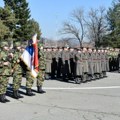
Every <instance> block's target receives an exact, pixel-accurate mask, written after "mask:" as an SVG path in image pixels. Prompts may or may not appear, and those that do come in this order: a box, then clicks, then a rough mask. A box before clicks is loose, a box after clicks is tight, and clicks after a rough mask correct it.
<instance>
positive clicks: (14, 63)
mask: <svg viewBox="0 0 120 120" xmlns="http://www.w3.org/2000/svg"><path fill="white" fill-rule="evenodd" d="M20 56H21V52H20V51H18V50H15V51H14V57H13V60H12V68H13V72H15V73H22V67H21V59H20ZM18 60H19V62H17V61H18Z"/></svg>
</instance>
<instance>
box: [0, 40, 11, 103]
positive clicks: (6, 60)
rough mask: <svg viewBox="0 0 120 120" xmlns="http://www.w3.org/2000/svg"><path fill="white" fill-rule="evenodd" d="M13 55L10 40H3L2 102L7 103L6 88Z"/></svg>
mask: <svg viewBox="0 0 120 120" xmlns="http://www.w3.org/2000/svg"><path fill="white" fill-rule="evenodd" d="M12 57H13V55H12V54H11V53H10V52H9V44H8V42H1V45H0V102H2V103H6V102H9V100H8V99H7V98H6V96H5V94H6V90H7V85H8V80H9V77H10V76H11V60H12V59H11V58H12Z"/></svg>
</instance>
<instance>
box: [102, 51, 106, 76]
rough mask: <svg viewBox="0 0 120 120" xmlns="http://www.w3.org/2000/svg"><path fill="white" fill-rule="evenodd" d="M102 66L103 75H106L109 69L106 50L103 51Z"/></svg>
mask: <svg viewBox="0 0 120 120" xmlns="http://www.w3.org/2000/svg"><path fill="white" fill-rule="evenodd" d="M101 68H102V77H105V76H106V71H107V61H106V54H105V52H101Z"/></svg>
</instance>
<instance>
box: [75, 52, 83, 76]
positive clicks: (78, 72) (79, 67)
mask: <svg viewBox="0 0 120 120" xmlns="http://www.w3.org/2000/svg"><path fill="white" fill-rule="evenodd" d="M75 61H76V62H75V64H76V72H75V74H76V76H79V77H81V78H82V76H83V61H82V55H81V53H80V52H77V54H76V55H75Z"/></svg>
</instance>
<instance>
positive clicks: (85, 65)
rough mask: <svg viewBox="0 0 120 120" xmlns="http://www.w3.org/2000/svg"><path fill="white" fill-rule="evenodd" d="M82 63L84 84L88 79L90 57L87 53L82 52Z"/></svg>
mask: <svg viewBox="0 0 120 120" xmlns="http://www.w3.org/2000/svg"><path fill="white" fill-rule="evenodd" d="M81 55H82V61H83V82H86V80H87V79H88V71H89V70H88V55H87V52H82V53H81Z"/></svg>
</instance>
